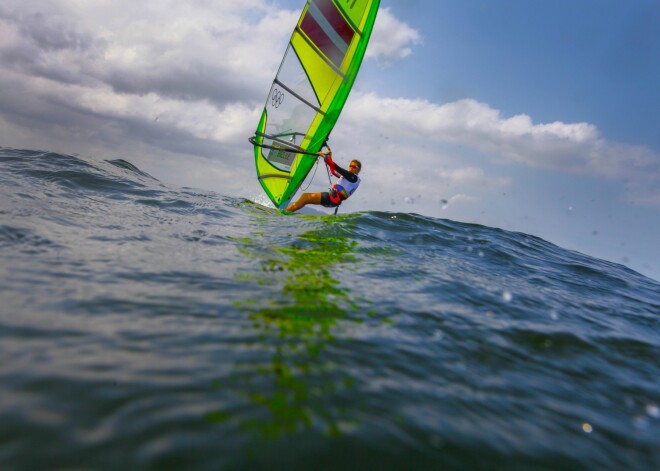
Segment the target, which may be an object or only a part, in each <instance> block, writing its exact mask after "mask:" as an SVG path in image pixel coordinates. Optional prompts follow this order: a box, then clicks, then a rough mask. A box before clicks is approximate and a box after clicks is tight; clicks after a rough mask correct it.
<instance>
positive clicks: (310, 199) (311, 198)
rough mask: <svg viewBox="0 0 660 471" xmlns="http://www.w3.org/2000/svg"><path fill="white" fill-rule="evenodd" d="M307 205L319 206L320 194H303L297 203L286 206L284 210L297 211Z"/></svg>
mask: <svg viewBox="0 0 660 471" xmlns="http://www.w3.org/2000/svg"><path fill="white" fill-rule="evenodd" d="M308 204H321V193H303V194H302V196H300V198H298V201H296V202H295V203H291V204H290V205H289V206H287V208H286V210H287V211H290V212H294V211H298V210H299V209H300V208H302V207H303V206H305V205H308Z"/></svg>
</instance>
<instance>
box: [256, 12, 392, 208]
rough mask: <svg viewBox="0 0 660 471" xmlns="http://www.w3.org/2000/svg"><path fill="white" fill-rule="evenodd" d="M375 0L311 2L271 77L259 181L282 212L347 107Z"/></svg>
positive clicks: (259, 135) (259, 137)
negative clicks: (273, 76) (345, 105)
mask: <svg viewBox="0 0 660 471" xmlns="http://www.w3.org/2000/svg"><path fill="white" fill-rule="evenodd" d="M379 3H380V1H379V0H308V1H307V3H306V5H305V7H304V8H303V11H302V14H301V16H300V18H299V20H298V22H297V24H296V25H295V27H294V30H293V33H292V36H291V39H290V40H289V44H288V47H287V49H286V51H285V54H284V58H283V60H282V63H281V64H280V67H279V69H278V72H277V75H276V76H275V79H274V80H273V84H272V86H271V89H270V93H269V95H268V98H267V100H266V105H265V107H264V110H263V113H262V115H261V119H260V121H259V125H258V126H257V129H256V132H255V135H254V136H253V137H252V138H250V142H252V143H253V144H254V155H255V164H256V170H257V177H258V180H259V182H260V183H261V186H262V187H263V189H264V191H265V192H266V194H267V195H268V197H269V198H270V199H271V201H272V202H273V204H274V205H275V206H276V207H278V208H281V209H283V208H285V207H286V206H287V205H288V203H289V202H290V200H291V199H292V198H293V196H294V194H295V193H296V191H297V190H298V188H299V187H300V185H301V184H302V183H303V181H304V180H305V177H306V176H307V174H308V173H309V171H310V170H311V168H312V167H313V165H314V163H315V161H316V159H315V158H314V156H315V154H316V152H318V151H319V150H320V149H321V147H322V146H323V144H324V143H325V141H326V139H327V137H328V135H329V134H330V132H331V131H332V128H333V127H334V125H335V123H336V122H337V119H338V118H339V115H340V113H341V110H342V109H343V107H344V104H345V103H346V100H347V98H348V95H349V93H350V90H351V88H352V86H353V83H354V81H355V77H356V75H357V72H358V70H359V68H360V64H361V62H362V59H363V57H364V53H365V51H366V48H367V43H368V41H369V37H370V35H371V31H372V29H373V25H374V22H375V19H376V14H377V11H378V6H379Z"/></svg>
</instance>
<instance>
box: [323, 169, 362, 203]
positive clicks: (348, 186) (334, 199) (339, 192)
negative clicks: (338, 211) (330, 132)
mask: <svg viewBox="0 0 660 471" xmlns="http://www.w3.org/2000/svg"><path fill="white" fill-rule="evenodd" d="M325 163H326V164H328V168H329V169H330V172H332V174H333V175H334V176H335V177H337V178H339V181H338V182H337V183H335V184H334V185H333V187H332V190H334V191H331V192H330V195H329V196H330V202H331V203H333V204H334V205H337V206H338V205H339V204H340V203H341V202H342V201H344V200H345V199H347V198H348V197H349V196H351V195H352V194H353V193H354V192H355V190H357V188H358V186H360V182H361V181H362V180H360V177H358V176H357V175H355V174H354V173H353V172H349V171H348V170H346V169H343V168H341V167H340V166H339V165H337V164H336V163H335V162H334V161H333V160H332V157H327V158H326V159H325Z"/></svg>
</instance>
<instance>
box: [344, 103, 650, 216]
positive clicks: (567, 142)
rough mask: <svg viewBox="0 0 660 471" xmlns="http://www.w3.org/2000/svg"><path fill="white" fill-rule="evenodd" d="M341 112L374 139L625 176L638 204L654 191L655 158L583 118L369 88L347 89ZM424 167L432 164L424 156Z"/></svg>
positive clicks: (609, 176)
mask: <svg viewBox="0 0 660 471" xmlns="http://www.w3.org/2000/svg"><path fill="white" fill-rule="evenodd" d="M348 110H349V111H348V116H349V119H350V120H351V122H352V123H353V124H354V125H357V124H358V123H359V125H360V126H361V127H362V128H363V131H362V134H364V132H365V130H368V131H369V133H371V135H374V136H377V135H387V136H392V137H396V139H399V140H401V139H412V140H416V141H417V142H420V143H422V142H436V143H452V144H455V145H459V146H462V147H465V148H469V149H473V150H476V151H479V152H483V153H486V154H488V155H490V156H492V157H493V158H494V160H495V161H497V162H499V163H503V164H519V165H524V166H528V167H535V168H543V169H549V170H552V171H555V172H560V173H567V174H574V175H583V176H589V177H595V178H605V179H619V180H621V179H626V180H628V181H629V184H628V191H629V197H628V200H629V201H630V202H636V203H639V204H654V202H656V201H657V198H658V196H657V195H658V193H660V188H658V181H659V180H660V163H659V162H660V156H658V155H656V154H654V153H653V152H652V151H651V150H650V149H648V148H644V147H641V146H629V145H624V144H618V143H614V142H610V141H607V140H606V139H604V138H602V137H601V135H600V133H599V132H598V129H597V128H596V126H594V125H592V124H589V123H563V122H553V123H547V124H544V123H539V124H535V123H534V122H533V121H532V119H531V118H530V117H529V116H527V115H525V114H520V115H516V116H513V117H510V118H507V117H503V116H502V114H501V112H500V111H499V110H496V109H493V108H491V107H490V106H489V105H487V104H485V103H480V102H478V101H476V100H473V99H464V100H459V101H456V102H452V103H446V104H437V103H431V102H429V101H426V100H414V99H406V98H383V97H380V96H378V95H376V94H373V93H368V94H363V95H358V94H354V95H353V96H352V97H351V105H350V108H348ZM417 154H420V153H419V152H416V153H415V155H417ZM427 166H429V167H430V168H432V165H431V164H430V161H429V164H428V165H427ZM472 171H473V170H471V172H472ZM466 175H469V173H468V174H466ZM455 177H458V174H456V175H455ZM454 180H458V179H457V178H454Z"/></svg>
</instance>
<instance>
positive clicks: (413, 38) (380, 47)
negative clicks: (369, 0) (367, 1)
mask: <svg viewBox="0 0 660 471" xmlns="http://www.w3.org/2000/svg"><path fill="white" fill-rule="evenodd" d="M421 43H422V37H421V35H420V34H419V32H417V30H415V29H413V28H411V27H410V26H408V25H407V24H406V23H404V22H402V21H400V20H398V19H397V18H396V17H395V16H394V15H393V14H392V13H391V12H390V9H389V8H381V9H380V11H379V12H378V16H377V17H376V25H375V26H374V30H373V33H372V37H371V41H370V42H369V48H368V49H367V53H366V55H365V57H366V58H374V59H379V60H383V61H385V62H389V61H392V60H396V59H403V58H404V57H407V56H409V55H410V54H412V46H414V45H418V44H421Z"/></svg>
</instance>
